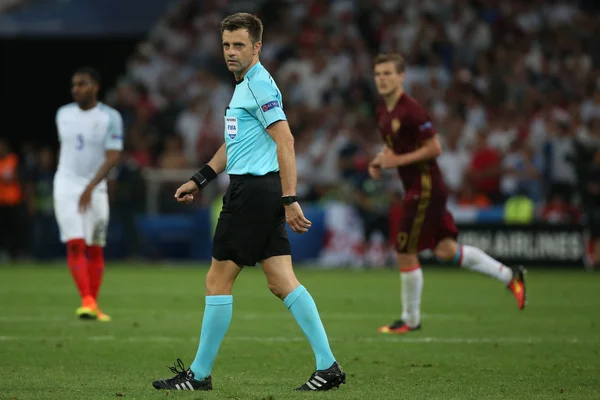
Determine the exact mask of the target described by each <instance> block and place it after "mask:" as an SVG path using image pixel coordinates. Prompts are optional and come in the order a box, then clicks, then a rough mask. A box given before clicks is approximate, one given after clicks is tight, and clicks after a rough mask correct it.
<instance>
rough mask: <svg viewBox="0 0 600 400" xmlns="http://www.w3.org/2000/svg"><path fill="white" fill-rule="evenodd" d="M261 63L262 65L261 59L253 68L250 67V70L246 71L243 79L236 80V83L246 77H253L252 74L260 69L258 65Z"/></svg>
mask: <svg viewBox="0 0 600 400" xmlns="http://www.w3.org/2000/svg"><path fill="white" fill-rule="evenodd" d="M259 65H260V66H261V67H262V64H261V63H260V61H259V62H257V63H256V64H254V65H253V66H252V68H250V69H249V70H248V72H246V74H245V75H244V77H243V78H242V79H240V80H239V81H235V84H236V85H239V84H240V83H242V82H244V80H245V79H246V77H248V78H250V77H252V75H253V74H255V73H256V71H258V66H259Z"/></svg>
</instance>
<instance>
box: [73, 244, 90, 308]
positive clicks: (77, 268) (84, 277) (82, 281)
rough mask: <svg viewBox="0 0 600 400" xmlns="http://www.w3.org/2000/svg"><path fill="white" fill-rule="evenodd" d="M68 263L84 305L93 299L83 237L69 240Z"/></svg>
mask: <svg viewBox="0 0 600 400" xmlns="http://www.w3.org/2000/svg"><path fill="white" fill-rule="evenodd" d="M67 264H69V269H70V270H71V275H73V279H74V280H75V284H76V285H77V289H79V295H80V296H81V300H82V302H83V304H84V305H86V306H87V305H88V304H86V303H90V300H93V297H92V293H91V290H90V280H89V277H88V265H87V260H86V258H85V241H84V240H83V239H72V240H69V241H68V242H67Z"/></svg>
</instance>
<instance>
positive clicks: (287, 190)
mask: <svg viewBox="0 0 600 400" xmlns="http://www.w3.org/2000/svg"><path fill="white" fill-rule="evenodd" d="M267 133H268V134H269V135H270V136H271V138H273V140H274V141H275V143H276V144H277V161H279V174H280V175H281V190H282V192H283V196H295V195H296V179H297V177H296V155H295V152H294V136H292V131H291V130H290V126H289V125H288V122H287V121H285V120H279V121H277V122H274V123H273V124H271V125H270V126H269V127H268V128H267Z"/></svg>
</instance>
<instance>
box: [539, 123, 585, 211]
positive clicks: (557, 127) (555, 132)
mask: <svg viewBox="0 0 600 400" xmlns="http://www.w3.org/2000/svg"><path fill="white" fill-rule="evenodd" d="M575 151H576V148H575V136H574V133H573V131H572V130H571V125H570V123H569V120H568V116H560V117H558V118H557V120H555V121H554V123H553V124H552V125H551V128H550V136H549V138H548V139H547V140H546V143H545V146H544V152H545V160H544V165H545V167H546V176H547V182H548V183H549V185H550V188H549V193H550V197H549V199H553V200H551V201H550V203H554V201H556V196H555V195H556V194H559V193H560V194H561V196H563V197H562V199H563V200H564V201H566V202H567V203H570V202H571V201H572V199H573V194H574V193H575V189H576V184H577V174H576V171H575V161H576V152H575Z"/></svg>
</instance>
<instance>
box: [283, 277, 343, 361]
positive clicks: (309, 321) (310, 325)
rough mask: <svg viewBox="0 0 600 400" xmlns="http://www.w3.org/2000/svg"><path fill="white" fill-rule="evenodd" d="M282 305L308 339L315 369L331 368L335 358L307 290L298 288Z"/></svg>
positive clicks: (301, 287)
mask: <svg viewBox="0 0 600 400" xmlns="http://www.w3.org/2000/svg"><path fill="white" fill-rule="evenodd" d="M283 303H284V304H285V306H286V307H287V308H289V309H290V311H291V312H292V315H293V316H294V318H295V319H296V322H297V323H298V325H300V328H302V332H304V334H305V335H306V337H307V338H308V342H309V343H310V345H311V347H312V349H313V351H314V352H315V358H316V360H317V369H319V370H321V369H327V368H329V367H331V365H332V364H333V363H334V362H335V358H334V357H333V353H332V352H331V349H330V348H329V341H328V340H327V333H325V328H324V327H323V323H322V322H321V317H320V316H319V311H318V310H317V305H316V304H315V301H314V300H313V298H312V296H311V295H310V293H308V290H306V288H305V287H304V286H302V285H300V286H298V287H297V288H296V289H294V290H292V292H291V293H290V294H288V295H287V296H286V297H285V299H283Z"/></svg>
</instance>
